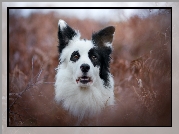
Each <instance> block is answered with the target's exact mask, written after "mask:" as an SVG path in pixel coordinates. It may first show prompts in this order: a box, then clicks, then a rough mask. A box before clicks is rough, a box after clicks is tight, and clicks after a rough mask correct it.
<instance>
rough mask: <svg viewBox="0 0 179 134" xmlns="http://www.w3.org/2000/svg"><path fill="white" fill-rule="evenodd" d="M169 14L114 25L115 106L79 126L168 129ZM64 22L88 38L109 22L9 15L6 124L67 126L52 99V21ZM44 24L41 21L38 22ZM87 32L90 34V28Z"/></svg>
mask: <svg viewBox="0 0 179 134" xmlns="http://www.w3.org/2000/svg"><path fill="white" fill-rule="evenodd" d="M170 17H171V14H170V12H168V11H167V12H161V13H160V14H158V15H154V16H149V17H148V18H145V19H141V18H138V17H137V16H134V17H132V18H130V19H129V20H128V21H127V22H118V23H117V22H115V23H114V22H110V24H109V25H115V27H116V32H115V37H114V42H113V44H114V52H113V54H112V59H113V60H112V62H111V72H112V74H113V75H114V80H115V91H114V92H115V97H116V104H115V106H112V107H108V108H106V109H105V110H104V112H103V113H102V114H101V115H100V116H99V117H98V118H97V120H96V119H95V120H94V119H90V120H85V121H83V122H82V123H81V124H80V125H81V126H88V125H107V126H170V125H171V19H170ZM60 18H61V19H64V20H66V21H67V22H68V23H69V25H71V26H72V27H74V28H76V29H79V31H81V34H82V35H83V36H82V37H83V38H88V39H90V36H91V34H92V32H93V31H94V30H99V29H101V28H103V27H105V26H106V25H108V24H105V25H104V24H101V23H99V22H95V21H92V20H84V21H81V20H78V19H76V18H70V19H69V18H66V17H62V16H58V15H56V14H55V13H53V12H51V13H48V14H37V13H36V14H32V15H30V16H29V17H27V18H23V17H20V16H18V15H15V14H10V17H9V89H8V90H9V111H8V112H9V113H8V114H9V125H10V126H72V125H75V124H76V119H75V118H73V117H71V116H70V115H68V112H67V111H64V110H63V109H62V108H61V107H60V106H59V105H57V104H56V103H55V101H54V87H53V83H54V76H55V68H56V67H57V65H58V52H57V44H58V40H57V23H58V19H60ZM42 22H43V23H42ZM91 29H92V30H91Z"/></svg>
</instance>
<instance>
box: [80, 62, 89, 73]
mask: <svg viewBox="0 0 179 134" xmlns="http://www.w3.org/2000/svg"><path fill="white" fill-rule="evenodd" d="M80 69H81V71H82V72H84V73H87V72H88V71H89V69H90V66H89V65H88V64H82V65H81V66H80Z"/></svg>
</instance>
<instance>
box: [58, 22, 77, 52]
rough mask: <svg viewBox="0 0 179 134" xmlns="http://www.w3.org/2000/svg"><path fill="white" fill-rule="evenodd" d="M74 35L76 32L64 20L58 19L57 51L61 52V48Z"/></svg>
mask: <svg viewBox="0 0 179 134" xmlns="http://www.w3.org/2000/svg"><path fill="white" fill-rule="evenodd" d="M76 35H77V32H76V31H75V30H74V29H72V28H71V27H69V26H68V24H67V23H66V22H65V21H64V20H59V21H58V39H59V46H58V50H59V53H61V52H62V50H63V49H64V48H65V47H66V46H67V45H68V43H69V41H70V40H72V38H73V37H74V36H76Z"/></svg>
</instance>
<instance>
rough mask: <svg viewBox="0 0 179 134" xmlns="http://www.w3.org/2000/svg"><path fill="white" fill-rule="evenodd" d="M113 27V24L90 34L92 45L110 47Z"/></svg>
mask: <svg viewBox="0 0 179 134" xmlns="http://www.w3.org/2000/svg"><path fill="white" fill-rule="evenodd" d="M114 31H115V28H114V27H113V26H109V27H106V28H104V29H102V30H100V31H98V32H96V33H94V34H93V35H92V41H93V43H94V45H97V46H99V47H104V46H106V47H111V45H112V41H113V35H114Z"/></svg>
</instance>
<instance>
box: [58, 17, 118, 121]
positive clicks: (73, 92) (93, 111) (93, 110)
mask: <svg viewBox="0 0 179 134" xmlns="http://www.w3.org/2000/svg"><path fill="white" fill-rule="evenodd" d="M114 31H115V28H114V27H113V26H109V27H106V28H104V29H102V30H100V31H98V32H95V33H93V34H92V39H91V40H86V39H80V33H79V31H76V30H74V29H72V28H71V27H70V26H69V25H68V24H67V23H66V22H65V21H63V20H59V22H58V39H59V46H58V51H59V53H60V58H59V61H60V62H59V65H58V67H57V69H56V70H57V73H56V76H55V80H56V81H55V100H56V101H57V102H61V104H62V107H63V108H64V109H65V110H67V111H69V113H70V114H71V115H73V116H76V117H78V119H80V120H82V119H83V118H89V117H94V116H95V115H98V114H99V113H100V112H101V111H102V109H104V108H105V107H106V106H109V105H113V104H114V92H113V89H114V81H113V77H112V75H111V73H110V71H109V63H110V59H111V58H110V54H111V52H112V40H113V34H114Z"/></svg>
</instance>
